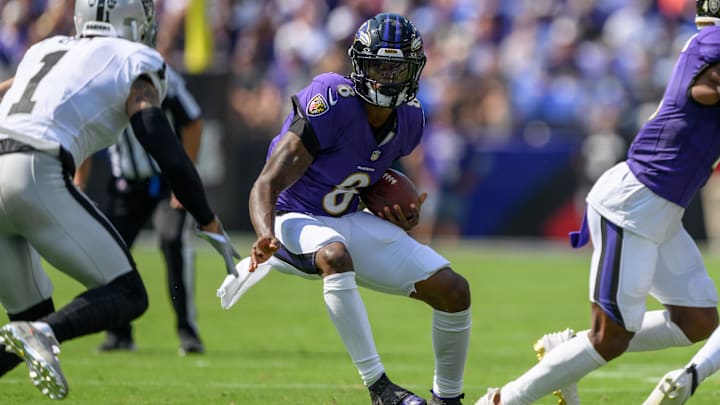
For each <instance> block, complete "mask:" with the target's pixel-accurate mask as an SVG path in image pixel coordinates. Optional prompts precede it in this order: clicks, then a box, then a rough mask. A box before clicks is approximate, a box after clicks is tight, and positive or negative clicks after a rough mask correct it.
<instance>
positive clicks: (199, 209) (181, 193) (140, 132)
mask: <svg viewBox="0 0 720 405" xmlns="http://www.w3.org/2000/svg"><path fill="white" fill-rule="evenodd" d="M130 125H132V129H133V131H134V132H135V137H137V139H138V141H140V144H142V146H143V147H144V148H145V150H146V151H147V152H148V153H149V154H150V156H152V157H153V159H155V161H156V162H157V164H158V166H160V170H161V171H162V176H163V178H165V180H167V182H168V183H169V184H170V187H171V188H172V190H173V193H175V196H176V197H177V199H178V200H179V201H180V202H181V203H182V205H183V206H184V207H185V209H187V210H188V212H190V214H191V215H192V216H193V217H194V218H195V220H196V221H197V223H198V224H199V225H201V226H203V225H207V224H208V223H210V222H211V221H212V220H213V218H214V217H215V214H213V212H212V210H211V209H210V204H208V201H207V198H206V196H205V189H204V188H203V184H202V181H200V176H199V175H198V172H197V171H196V170H195V166H194V165H193V163H192V161H191V160H190V158H189V157H188V155H187V153H185V150H184V149H183V147H182V145H181V144H180V142H179V141H178V138H177V136H175V133H173V130H172V128H170V123H168V121H167V118H165V114H164V113H163V112H162V110H161V109H160V108H158V107H153V108H146V109H143V110H140V111H138V112H137V113H135V114H134V115H133V116H132V117H130Z"/></svg>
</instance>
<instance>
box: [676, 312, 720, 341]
mask: <svg viewBox="0 0 720 405" xmlns="http://www.w3.org/2000/svg"><path fill="white" fill-rule="evenodd" d="M668 310H669V311H670V319H671V320H672V321H673V322H674V323H675V324H676V325H677V326H678V327H679V328H680V329H681V330H682V331H683V333H684V334H685V336H687V338H688V339H689V340H690V341H691V342H693V343H696V342H700V341H702V340H705V339H707V338H708V337H709V336H710V335H711V334H712V333H713V331H714V330H715V329H716V328H717V326H718V311H717V309H716V308H715V307H712V308H694V307H674V306H668Z"/></svg>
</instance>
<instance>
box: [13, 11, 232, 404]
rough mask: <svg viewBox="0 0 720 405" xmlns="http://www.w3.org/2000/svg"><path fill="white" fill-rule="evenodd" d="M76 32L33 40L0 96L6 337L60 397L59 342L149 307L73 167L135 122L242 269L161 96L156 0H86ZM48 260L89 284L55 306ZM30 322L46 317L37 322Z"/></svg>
mask: <svg viewBox="0 0 720 405" xmlns="http://www.w3.org/2000/svg"><path fill="white" fill-rule="evenodd" d="M75 24H76V28H77V37H68V36H56V37H53V38H49V39H46V40H44V41H41V42H39V43H37V44H36V45H34V46H33V47H31V48H30V49H29V50H28V51H27V53H26V54H25V55H24V57H23V59H22V60H21V62H20V64H19V66H18V69H17V72H16V75H15V77H14V78H13V79H12V80H11V81H9V82H6V83H5V85H3V86H2V87H0V94H2V93H3V92H4V90H3V89H4V88H7V85H8V84H10V85H11V86H10V87H9V88H8V89H7V91H6V92H4V95H3V97H2V101H1V102H0V201H1V203H0V257H2V261H3V266H2V271H0V302H1V303H2V305H3V307H4V308H5V310H6V311H7V312H8V316H9V318H10V320H11V322H10V323H8V324H7V325H5V326H3V327H2V328H0V342H2V343H3V344H4V345H5V346H6V348H7V350H9V351H12V352H14V353H15V354H17V355H18V356H20V357H21V358H23V359H24V360H25V362H26V363H27V365H28V367H29V368H30V377H31V379H32V380H33V383H34V384H35V385H36V386H37V387H38V388H39V389H40V390H41V392H42V393H43V394H45V395H47V396H49V397H50V398H53V399H60V398H64V397H65V396H66V395H67V393H68V385H67V382H66V380H65V377H64V375H63V372H62V370H61V368H60V363H59V360H58V358H57V353H58V352H59V343H58V342H62V341H64V340H68V339H72V338H75V337H78V336H83V335H87V334H90V333H95V332H99V331H102V330H106V329H108V328H112V327H115V326H118V325H122V324H124V323H127V322H130V321H131V320H133V319H135V318H136V317H138V316H139V315H141V314H142V313H143V312H144V311H145V309H146V308H147V305H148V300H147V293H146V291H145V287H144V285H143V282H142V279H141V278H140V275H139V273H138V271H137V269H136V266H135V263H134V261H133V259H132V257H131V256H130V252H129V251H128V249H127V247H126V245H125V244H124V243H123V241H122V239H121V237H120V235H119V234H118V232H117V231H116V230H115V229H114V228H113V226H112V225H111V223H110V222H109V221H108V220H107V219H106V218H105V217H104V216H103V215H102V214H101V213H100V212H99V211H98V209H97V208H96V207H95V205H94V204H93V203H92V202H91V201H90V200H89V199H88V198H87V196H85V195H84V194H83V193H81V192H80V191H79V190H78V189H77V188H75V186H74V185H73V182H72V174H73V172H74V169H75V166H76V165H79V164H80V163H81V162H83V161H84V160H85V159H86V158H87V157H88V156H90V155H91V154H93V153H95V152H97V151H98V150H100V149H103V148H105V147H108V146H109V145H111V144H113V143H115V142H116V141H117V139H118V136H119V135H120V133H121V132H122V131H123V129H124V128H125V127H126V126H127V125H128V124H130V125H132V128H133V130H134V132H135V134H136V136H137V138H138V139H139V140H140V142H141V143H142V144H143V146H144V147H145V149H146V150H147V151H148V153H150V155H151V156H152V157H153V158H154V159H155V161H156V162H157V163H158V165H159V166H160V168H161V169H162V172H163V175H164V177H165V178H166V179H167V181H168V182H169V183H170V185H171V187H172V189H173V191H174V192H175V195H176V196H177V198H178V200H179V201H180V202H181V203H182V204H183V206H184V207H185V208H186V209H187V210H188V211H189V212H190V213H191V214H192V215H193V217H194V218H195V219H196V221H197V223H198V224H199V232H200V233H199V234H200V235H201V236H203V237H205V238H207V239H208V240H209V241H210V243H211V244H212V245H213V247H214V248H215V249H216V250H218V252H219V253H221V255H222V256H223V258H224V261H225V264H226V267H227V270H228V271H234V263H233V257H232V256H233V254H234V251H233V248H232V246H231V245H230V242H229V239H228V238H227V235H226V234H225V232H224V231H223V229H222V227H221V225H220V222H219V221H218V219H217V217H216V216H215V214H214V213H213V211H212V210H211V209H210V206H209V205H208V202H207V199H206V198H205V193H204V191H203V185H202V183H201V181H200V178H199V176H198V174H197V172H196V171H195V169H194V166H193V164H192V162H191V161H190V159H189V158H188V156H187V155H186V154H185V153H184V151H183V149H182V146H181V145H180V143H179V142H178V140H177V137H176V136H175V134H174V133H173V131H172V129H171V127H170V125H169V123H168V121H167V119H166V117H165V115H164V113H163V112H162V110H161V109H160V102H161V100H162V99H163V97H164V96H165V89H166V78H165V64H164V62H163V60H162V58H161V56H160V54H158V53H157V52H156V51H155V50H153V49H152V48H150V47H148V46H147V45H146V44H145V43H151V41H152V40H153V37H154V32H155V22H154V5H153V2H152V0H114V1H113V2H112V4H111V3H110V2H107V3H106V2H105V1H103V0H77V3H76V5H75ZM41 257H42V258H44V259H45V260H47V261H48V262H49V263H50V264H51V265H53V266H54V267H56V268H58V269H60V270H61V271H63V272H64V273H66V274H68V275H69V276H71V277H73V278H74V279H75V280H77V281H79V282H80V283H82V284H83V285H85V286H86V287H87V288H88V290H87V291H85V292H84V293H82V294H80V295H79V296H77V297H76V298H75V299H74V300H72V301H71V302H70V303H69V304H68V305H66V306H64V307H62V308H60V309H58V310H57V311H52V303H51V301H50V297H51V296H52V284H51V281H50V279H49V278H48V276H47V275H46V273H45V272H44V271H43V268H42V266H41ZM28 320H37V321H36V322H28Z"/></svg>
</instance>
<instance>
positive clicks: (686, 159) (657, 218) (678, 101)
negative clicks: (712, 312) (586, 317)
mask: <svg viewBox="0 0 720 405" xmlns="http://www.w3.org/2000/svg"><path fill="white" fill-rule="evenodd" d="M715 63H720V27H707V28H704V29H702V30H700V31H699V32H698V33H697V34H696V35H694V36H693V37H692V38H690V40H689V41H688V42H687V44H686V45H685V47H684V49H683V51H682V53H681V54H680V56H679V58H678V60H677V62H676V65H675V68H674V70H673V73H672V77H671V78H670V81H669V83H668V85H667V88H666V91H665V94H664V96H663V99H662V101H661V103H660V106H659V108H658V109H657V111H656V112H655V113H654V114H653V116H652V117H651V118H650V120H649V121H648V122H647V123H646V124H645V125H644V126H643V127H642V128H641V129H640V131H639V133H638V134H637V136H636V138H635V140H634V141H633V143H632V145H631V146H630V149H629V151H628V157H627V160H626V161H625V162H622V163H619V164H618V165H616V166H615V167H613V168H611V169H609V170H608V171H607V172H605V173H604V174H603V175H602V176H601V177H600V178H599V179H598V181H597V182H596V183H595V185H594V186H593V188H592V190H591V191H590V193H589V194H588V197H587V202H588V205H589V209H588V213H587V219H588V225H589V228H590V235H591V237H592V240H593V245H594V252H593V257H592V268H591V276H590V299H591V301H593V302H595V303H597V304H599V305H600V306H601V307H602V308H603V309H604V311H605V312H606V313H607V314H608V315H610V316H611V317H612V318H613V319H614V320H615V321H616V322H617V323H618V324H619V325H622V326H624V327H625V328H626V329H627V330H629V331H637V330H638V329H639V328H640V324H641V322H642V318H643V314H644V312H645V302H646V296H647V295H648V294H650V295H652V296H653V297H655V298H656V299H658V301H660V302H661V303H662V304H667V305H679V306H691V307H715V306H716V305H717V302H718V298H717V291H716V288H715V285H714V283H713V281H712V280H711V278H710V277H709V276H708V274H707V271H706V269H705V266H704V264H703V261H702V257H701V256H700V252H699V250H698V248H697V246H696V244H695V242H694V241H693V240H692V238H691V237H690V235H689V234H688V233H687V231H686V230H685V229H684V227H683V225H682V216H683V214H684V211H685V208H686V207H687V206H688V204H689V203H690V201H691V200H692V198H693V197H694V196H695V194H696V193H697V192H698V190H699V189H700V188H701V187H702V186H703V185H704V184H705V182H706V181H707V179H708V178H709V177H710V175H711V173H712V171H713V169H714V167H715V165H716V164H717V161H718V158H720V105H712V106H707V105H701V104H699V103H697V102H696V101H694V100H692V99H691V98H690V97H689V89H690V86H692V84H693V83H694V81H695V80H696V78H697V76H698V75H699V74H700V73H701V72H702V71H703V69H705V68H706V67H707V66H709V65H712V64H715Z"/></svg>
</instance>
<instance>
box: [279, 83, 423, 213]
mask: <svg viewBox="0 0 720 405" xmlns="http://www.w3.org/2000/svg"><path fill="white" fill-rule="evenodd" d="M293 99H294V103H295V105H294V107H295V111H294V112H293V113H291V114H290V116H289V117H288V118H287V119H286V120H285V124H284V125H283V127H282V129H281V131H280V134H279V135H278V136H276V137H275V138H274V139H273V140H272V143H271V144H270V149H269V151H268V156H269V155H270V154H272V152H273V150H274V149H275V146H276V145H277V143H278V142H279V140H280V139H281V138H282V137H283V136H286V133H287V131H288V129H289V128H290V125H291V123H292V120H293V117H294V114H302V115H303V116H304V117H305V119H306V121H307V123H308V124H309V125H310V127H311V128H312V130H313V132H314V133H315V136H316V142H317V151H316V153H314V155H315V156H314V157H315V159H314V160H313V162H312V164H311V165H310V167H309V168H308V170H307V171H306V172H305V174H303V176H302V177H301V178H300V179H299V180H298V181H297V182H295V183H294V184H293V185H292V186H290V187H289V188H287V189H286V190H284V191H283V192H282V193H280V196H279V198H278V202H277V210H278V211H289V212H302V213H307V214H312V215H325V216H335V217H337V216H341V215H344V214H347V213H351V212H354V211H357V209H358V202H359V197H358V195H359V192H360V190H359V189H360V188H362V187H367V186H369V185H371V184H374V183H375V182H376V181H378V180H379V179H380V177H381V176H382V174H383V173H384V172H385V170H387V169H388V168H389V167H390V165H391V164H392V163H393V162H394V161H395V160H396V159H398V158H400V157H402V156H405V155H408V154H409V153H410V152H412V150H413V149H415V147H416V146H417V145H418V143H420V138H421V137H422V131H423V128H424V126H425V118H424V113H423V110H422V107H421V105H420V103H419V102H417V101H412V102H410V103H407V104H404V105H402V106H400V107H397V108H396V111H397V126H396V128H395V130H393V131H391V132H390V133H389V134H388V136H387V137H386V138H385V140H384V141H382V142H380V143H379V144H378V142H377V141H376V140H375V137H374V135H373V130H372V128H371V126H370V124H369V123H368V120H367V113H366V112H365V108H364V104H363V103H364V101H363V100H362V99H361V98H360V97H358V96H356V95H355V90H354V89H353V85H352V82H351V81H350V80H349V79H348V78H346V77H343V76H341V75H339V74H336V73H325V74H321V75H319V76H317V77H315V78H314V79H313V81H312V83H310V85H308V86H307V87H305V88H304V89H302V90H300V91H299V92H298V93H297V94H296V95H295V97H294V98H293ZM291 136H294V135H291ZM303 136H305V135H303Z"/></svg>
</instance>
